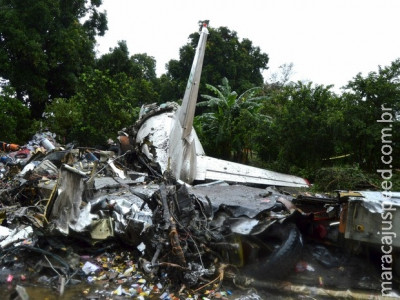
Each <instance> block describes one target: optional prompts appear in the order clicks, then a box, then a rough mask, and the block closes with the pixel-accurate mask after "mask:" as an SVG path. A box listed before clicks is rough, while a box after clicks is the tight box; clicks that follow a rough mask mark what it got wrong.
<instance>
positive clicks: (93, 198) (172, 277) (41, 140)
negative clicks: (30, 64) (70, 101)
mask: <svg viewBox="0 0 400 300" xmlns="http://www.w3.org/2000/svg"><path fill="white" fill-rule="evenodd" d="M134 129H135V127H133V128H132V129H131V131H132V132H134ZM120 134H121V136H120V139H119V140H120V146H119V147H113V148H112V150H109V151H104V150H99V149H93V148H74V147H73V145H69V146H62V145H59V144H58V143H57V142H56V137H55V135H54V134H52V133H50V132H43V133H37V134H36V135H35V136H34V137H33V138H32V140H31V141H29V142H28V143H27V144H26V145H21V146H19V145H15V144H10V143H5V142H1V152H0V157H1V162H0V171H1V180H0V199H1V206H0V221H1V223H0V264H1V266H2V269H1V271H0V283H1V284H7V285H9V286H12V287H14V289H12V290H13V291H14V296H13V295H11V296H10V299H16V298H17V297H19V298H21V299H28V298H27V297H29V296H28V295H29V294H32V293H34V291H33V290H32V286H38V285H39V286H45V287H48V288H51V290H52V291H54V292H56V293H57V295H63V294H64V295H66V294H67V293H68V292H70V291H71V289H72V287H74V286H76V287H78V290H79V292H78V295H79V296H81V297H83V299H119V298H137V299H148V298H152V299H153V298H157V299H165V300H166V299H262V298H263V297H262V296H260V295H259V294H258V293H256V292H254V290H250V293H246V292H238V291H239V290H240V289H243V288H249V287H259V288H262V289H266V290H269V291H272V290H275V291H276V290H277V289H278V290H279V292H289V293H293V292H295V293H303V294H307V295H311V294H313V293H314V292H315V291H318V294H319V295H322V296H323V295H325V294H324V293H328V292H329V293H331V292H334V291H333V290H329V288H335V287H336V288H338V287H340V285H339V284H336V285H335V279H333V278H335V276H336V275H335V274H337V273H338V272H339V273H340V274H341V277H343V278H344V280H345V278H346V276H350V275H349V274H352V276H353V275H354V271H353V270H352V269H351V267H350V266H349V265H350V260H349V256H348V255H344V254H343V253H342V254H340V255H339V254H338V255H336V254H335V255H334V254H333V252H330V251H329V250H328V249H327V248H325V247H324V246H322V244H324V243H325V244H336V245H337V246H339V245H342V246H344V248H346V247H347V248H350V246H349V245H351V247H353V246H354V245H358V247H361V246H362V245H363V244H362V243H360V242H359V241H358V240H357V239H361V238H362V237H361V236H360V237H358V236H357V235H355V234H356V233H354V232H351V228H350V229H349V228H347V229H346V228H345V226H344V225H345V224H346V220H347V219H346V215H344V213H346V210H347V209H348V210H354V209H355V208H354V206H355V205H357V203H358V204H359V203H361V204H360V205H361V207H359V208H357V209H358V210H360V211H362V210H361V209H362V208H364V209H367V208H368V207H373V208H376V207H377V206H376V202H374V201H375V200H370V199H375V198H373V197H372V196H371V195H373V196H374V197H375V196H376V195H375V194H371V195H370V194H368V193H363V192H359V193H344V192H341V193H339V196H338V197H331V196H327V195H315V194H314V195H312V194H309V193H308V192H305V193H299V194H298V195H296V196H294V195H293V194H290V193H287V192H283V191H280V190H278V189H276V188H273V187H267V188H256V187H250V186H244V185H232V184H231V185H229V184H227V183H225V182H220V181H217V182H210V183H205V184H198V185H193V186H190V185H187V184H185V183H183V182H182V181H180V180H176V178H174V176H173V175H172V174H171V172H169V171H168V170H167V171H165V172H162V171H161V169H160V166H158V165H157V164H156V163H154V159H153V158H154V157H153V156H151V155H150V154H151V152H152V150H151V148H152V147H151V145H150V147H143V145H142V144H140V145H138V146H135V144H134V143H133V144H132V143H131V142H129V141H128V139H129V136H128V135H127V134H125V132H122V131H121V133H120ZM131 134H132V133H131ZM143 149H145V151H144V150H143ZM362 197H364V198H365V199H366V200H363V201H361V200H360V199H364V198H362ZM360 201H361V202H360ZM396 201H397V200H396ZM374 203H375V205H373V204H374ZM361 217H362V216H361ZM365 218H366V217H365ZM368 220H370V219H368ZM356 221H357V220H356V219H353V220H352V222H356ZM361 221H364V219H360V221H359V222H361ZM357 222H358V221H357ZM363 226H364V225H363ZM365 226H366V225H365ZM360 228H361V227H360ZM363 228H364V227H363ZM346 230H347V231H346ZM347 232H349V234H352V235H354V236H355V238H357V239H355V242H356V243H352V244H349V243H348V242H349V241H345V243H342V244H340V242H343V240H344V237H345V235H346V234H347ZM303 237H306V238H307V244H306V247H304V243H305V240H304V238H303ZM309 240H312V241H313V242H315V241H317V242H320V244H312V243H310V242H309ZM303 248H304V249H306V250H307V251H305V252H302V250H303ZM354 265H355V266H356V267H355V268H358V269H359V270H361V269H362V268H359V267H357V266H359V263H358V264H354ZM364 267H365V266H364ZM364 267H363V268H364ZM363 270H364V269H363ZM365 270H367V269H366V267H365ZM365 270H364V271H365ZM368 272H369V273H368V274H370V275H369V276H370V277H369V278H368V279H365V280H364V281H363V280H360V282H361V283H362V284H363V285H362V286H358V287H360V288H368V289H371V290H374V291H377V290H379V286H377V285H376V284H372V283H371V282H375V281H376V277H374V276H373V272H372V271H369V269H368ZM346 274H348V275H346ZM287 276H289V278H290V280H291V282H292V284H290V285H287V284H286V285H282V283H280V284H278V283H271V282H274V281H275V280H279V279H286V278H287ZM364 277H365V276H364ZM364 277H362V278H364ZM299 278H301V280H300V281H299ZM275 282H276V281H275ZM336 283H337V282H336ZM361 283H360V284H361ZM312 286H316V287H318V288H317V289H314V288H310V287H312ZM341 288H343V289H348V288H349V287H348V286H343V287H341ZM336 292H337V295H339V296H340V295H342V294H340V291H336ZM336 292H335V293H336ZM365 295H366V294H362V293H361V294H360V293H358V294H357V297H359V296H365ZM368 295H371V293H368ZM76 296H77V294H74V295H73V297H76ZM54 299H56V298H54Z"/></svg>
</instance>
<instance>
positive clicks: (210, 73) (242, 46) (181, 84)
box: [167, 27, 269, 100]
mask: <svg viewBox="0 0 400 300" xmlns="http://www.w3.org/2000/svg"><path fill="white" fill-rule="evenodd" d="M209 31H210V34H209V36H208V39H207V45H206V52H205V56H204V64H203V71H202V75H201V83H200V84H201V85H200V94H204V93H206V87H205V83H208V84H210V85H213V86H216V85H218V84H219V83H220V82H221V81H222V79H223V78H224V77H226V78H229V80H230V85H231V86H232V89H233V90H235V91H238V93H243V92H244V91H246V90H248V89H250V88H252V87H254V86H262V84H263V77H262V74H261V72H262V71H263V70H265V69H267V64H268V60H269V59H268V55H267V54H265V53H262V52H261V50H260V48H259V47H255V46H253V43H252V42H251V41H250V40H249V39H243V40H241V41H240V40H239V37H238V36H237V33H236V32H235V31H231V30H229V29H228V28H226V27H219V28H217V29H214V28H211V27H209ZM199 37H200V34H199V33H198V32H196V33H193V34H191V35H190V36H189V38H190V41H189V43H188V44H186V45H185V46H183V47H181V49H180V51H179V60H170V61H169V63H168V64H167V70H168V72H167V75H168V77H169V78H170V79H171V80H173V81H175V82H176V84H177V86H178V91H180V92H179V93H178V94H177V95H175V96H174V98H171V99H169V100H174V99H175V100H176V99H179V98H181V97H182V94H181V93H182V91H184V90H185V86H186V82H187V77H188V75H189V73H190V69H191V65H192V61H193V57H194V54H195V49H196V47H197V43H198V40H199Z"/></svg>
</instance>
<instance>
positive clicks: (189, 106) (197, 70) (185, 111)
mask: <svg viewBox="0 0 400 300" xmlns="http://www.w3.org/2000/svg"><path fill="white" fill-rule="evenodd" d="M207 35H208V29H207V25H206V24H204V25H203V29H202V30H201V33H200V39H199V43H198V45H197V49H196V54H195V56H194V59H193V65H192V69H191V70H190V75H189V79H188V83H187V85H186V90H185V95H184V96H183V101H182V106H181V107H180V110H179V115H178V119H179V123H180V124H181V126H182V128H183V132H182V139H185V138H187V137H188V136H189V135H190V132H191V131H192V127H193V118H194V113H195V109H196V102H197V94H198V92H199V85H200V77H201V69H202V67H203V60H204V52H205V48H206V41H207Z"/></svg>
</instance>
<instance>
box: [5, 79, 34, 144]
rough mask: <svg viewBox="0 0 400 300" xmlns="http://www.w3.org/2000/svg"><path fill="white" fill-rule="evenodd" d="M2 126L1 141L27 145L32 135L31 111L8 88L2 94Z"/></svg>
mask: <svg viewBox="0 0 400 300" xmlns="http://www.w3.org/2000/svg"><path fill="white" fill-rule="evenodd" d="M0 124H1V125H0V140H1V141H5V142H9V143H19V144H25V143H26V141H27V139H28V137H29V136H30V135H31V132H30V119H29V109H28V108H27V107H26V106H25V105H23V104H22V103H21V101H19V100H18V99H17V98H16V95H15V91H13V89H12V88H10V87H7V86H5V87H3V88H2V91H1V92H0Z"/></svg>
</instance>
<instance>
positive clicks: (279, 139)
mask: <svg viewBox="0 0 400 300" xmlns="http://www.w3.org/2000/svg"><path fill="white" fill-rule="evenodd" d="M330 88H331V87H330V86H328V87H324V86H322V85H316V86H313V85H312V83H308V84H303V83H301V82H298V83H296V84H291V85H287V86H284V87H282V88H281V89H278V90H276V91H273V92H272V93H271V94H270V97H271V101H269V102H264V106H263V108H262V110H261V111H262V112H263V113H264V114H268V115H270V116H271V117H272V122H269V123H264V124H263V127H262V130H260V131H259V132H258V136H257V145H256V146H257V153H258V155H259V157H260V158H261V159H262V160H264V161H266V162H273V161H278V162H279V164H278V166H279V168H278V171H283V172H288V171H289V169H290V168H292V170H295V171H296V173H299V170H300V169H304V170H316V169H318V168H320V167H321V166H322V164H323V160H324V159H327V158H329V157H331V156H335V155H338V154H345V153H341V151H342V149H341V147H340V142H341V138H342V131H343V130H342V128H341V127H342V126H343V120H344V119H343V114H342V111H341V105H342V103H341V101H340V98H339V97H337V96H336V95H335V94H334V93H333V92H331V91H330ZM338 145H339V146H338ZM311 179H312V178H311Z"/></svg>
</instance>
